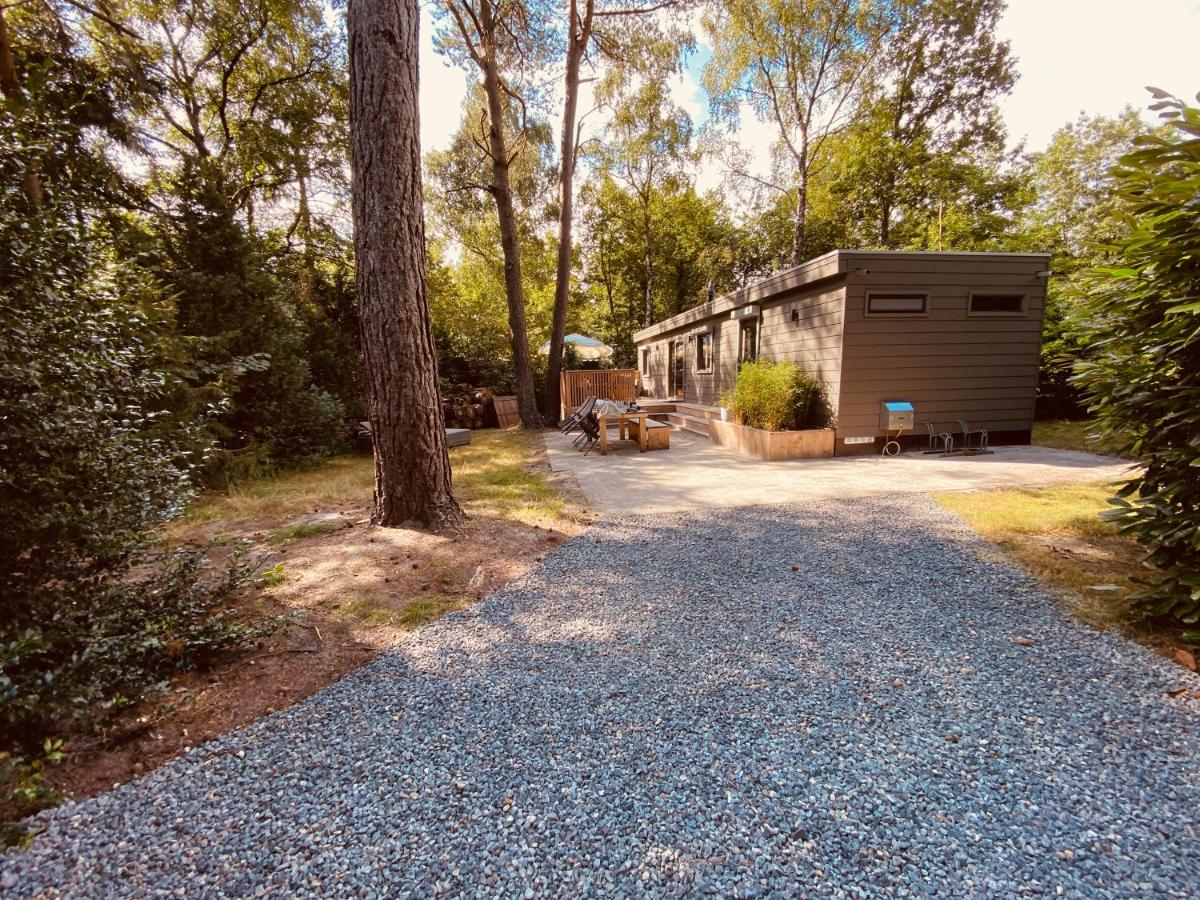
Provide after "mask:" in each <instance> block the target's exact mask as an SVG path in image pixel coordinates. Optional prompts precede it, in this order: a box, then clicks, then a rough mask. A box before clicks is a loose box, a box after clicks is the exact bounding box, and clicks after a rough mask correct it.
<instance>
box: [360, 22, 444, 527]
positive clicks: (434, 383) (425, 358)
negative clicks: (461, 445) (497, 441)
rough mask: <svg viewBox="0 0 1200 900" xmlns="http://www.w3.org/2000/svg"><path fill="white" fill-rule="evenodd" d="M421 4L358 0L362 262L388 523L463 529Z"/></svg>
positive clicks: (379, 496)
mask: <svg viewBox="0 0 1200 900" xmlns="http://www.w3.org/2000/svg"><path fill="white" fill-rule="evenodd" d="M419 28H420V10H419V7H418V4H417V0H351V3H350V11H349V37H350V111H351V115H350V161H351V168H352V172H353V176H354V184H353V188H354V189H353V205H354V255H355V274H356V287H357V291H358V301H359V306H360V319H361V334H362V346H363V359H364V363H365V366H366V382H367V391H368V403H369V412H368V417H369V419H370V424H371V434H372V437H373V439H374V440H373V443H374V447H375V512H374V515H373V517H372V518H373V521H374V522H375V523H376V524H379V525H386V526H399V525H403V524H406V523H417V524H420V525H424V526H427V527H430V528H433V529H435V530H440V529H443V528H455V527H457V526H458V525H459V524H460V523H461V522H462V519H463V513H462V510H461V509H460V508H459V506H458V503H457V502H455V500H454V495H453V494H452V492H451V489H450V458H449V455H448V452H447V449H446V431H445V426H444V420H443V418H442V404H441V399H440V397H439V395H438V380H437V359H436V357H435V355H434V343H433V332H432V329H431V327H430V324H429V297H428V294H427V293H426V284H425V221H424V211H423V205H422V192H421V143H420V123H419V119H418V107H417V59H418V49H417V48H418V31H419Z"/></svg>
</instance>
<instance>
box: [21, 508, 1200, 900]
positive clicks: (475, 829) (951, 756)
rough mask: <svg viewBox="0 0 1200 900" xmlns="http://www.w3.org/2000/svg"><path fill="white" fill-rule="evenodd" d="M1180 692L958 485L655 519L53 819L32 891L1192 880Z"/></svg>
mask: <svg viewBox="0 0 1200 900" xmlns="http://www.w3.org/2000/svg"><path fill="white" fill-rule="evenodd" d="M597 539H599V541H597ZM793 567H796V568H795V570H794V571H793ZM1022 636H1025V637H1029V638H1030V639H1031V643H1029V644H1028V645H1023V644H1018V643H1016V642H1015V641H1016V638H1018V637H1022ZM1179 687H1187V688H1191V689H1197V688H1200V679H1197V678H1196V677H1195V676H1194V675H1192V674H1190V673H1187V672H1186V671H1184V670H1183V669H1181V668H1179V667H1177V666H1173V665H1171V664H1170V663H1168V662H1166V661H1165V660H1162V659H1160V658H1158V657H1156V656H1155V655H1154V654H1152V653H1150V652H1149V651H1147V650H1145V649H1143V648H1141V647H1138V646H1136V645H1134V644H1131V643H1129V642H1127V641H1125V640H1123V639H1121V638H1119V637H1117V636H1113V635H1108V634H1101V633H1097V632H1095V631H1093V630H1090V629H1088V628H1086V627H1084V626H1081V625H1077V624H1074V623H1073V622H1072V621H1071V620H1070V618H1069V617H1068V616H1067V615H1066V614H1065V613H1064V612H1063V611H1062V610H1061V609H1060V607H1059V603H1058V601H1056V600H1055V599H1053V598H1052V597H1050V596H1049V595H1048V594H1047V593H1046V591H1045V590H1044V589H1042V588H1040V587H1039V586H1038V585H1037V584H1036V583H1034V582H1033V581H1031V580H1030V579H1029V578H1027V577H1025V576H1023V575H1021V574H1019V573H1018V572H1016V571H1014V570H1012V569H1011V568H1008V567H1006V566H1004V565H1002V564H999V563H997V562H995V561H994V558H993V556H992V554H991V552H990V550H989V548H988V547H987V545H985V544H983V543H982V542H981V541H979V540H978V539H977V538H976V537H974V535H972V534H970V533H969V532H968V531H967V529H966V528H965V527H964V526H963V525H962V524H961V523H959V522H958V521H957V520H955V519H954V518H952V517H950V516H949V515H947V514H946V513H944V512H942V511H940V510H939V509H938V508H937V507H936V506H935V505H934V504H933V503H932V502H931V501H929V500H926V499H920V498H890V499H873V500H863V501H847V502H831V503H824V504H819V505H813V506H810V507H808V508H804V509H797V508H786V507H757V508H747V509H739V510H726V511H712V512H705V513H695V514H690V513H689V514H676V515H670V516H656V517H653V518H645V519H628V520H624V521H620V522H614V523H609V524H604V525H599V526H596V527H595V528H594V529H593V530H592V532H591V533H589V534H587V535H585V536H583V537H581V538H579V539H577V540H575V541H572V542H570V543H568V544H566V545H565V546H563V547H561V548H560V549H558V550H557V551H555V552H554V553H552V554H550V555H549V556H547V558H546V560H545V563H544V565H542V566H541V567H540V568H539V569H537V570H535V571H534V572H532V573H530V574H529V575H528V576H526V577H525V578H524V579H522V580H520V581H518V582H516V583H514V584H512V585H510V586H509V587H508V588H507V589H505V590H502V591H500V592H498V593H496V594H494V595H492V596H491V597H490V598H488V599H487V600H486V601H485V602H483V603H481V604H479V605H478V606H476V607H474V608H472V609H470V610H465V611H463V612H460V613H454V614H452V615H449V616H447V617H445V618H444V619H442V620H441V621H440V622H438V623H435V624H433V625H431V626H429V627H427V628H425V629H423V630H421V631H420V632H419V633H418V634H417V635H415V636H414V637H413V638H412V639H411V640H410V641H408V642H407V643H406V644H405V645H404V647H403V648H402V649H401V650H399V651H397V652H394V653H391V654H388V655H386V656H384V657H382V658H380V659H378V660H377V661H375V662H373V663H372V664H370V665H369V666H367V667H365V668H364V669H362V670H360V671H358V672H356V673H354V674H353V675H350V676H348V677H346V678H344V679H342V680H341V681H340V682H338V683H337V684H335V685H333V686H331V687H330V688H328V689H326V690H324V691H322V692H320V693H318V694H316V695H314V696H313V697H311V698H309V699H308V700H306V701H304V702H302V703H300V704H298V705H296V706H294V707H292V708H291V709H288V710H286V711H283V712H281V713H278V714H275V715H273V716H271V717H269V718H267V719H265V720H263V721H261V722H259V723H257V724H255V725H253V726H252V727H250V728H247V729H244V730H242V731H238V732H234V733H232V734H229V735H226V736H224V737H222V738H220V739H218V740H216V741H213V742H211V743H209V744H206V745H204V746H202V747H199V748H196V749H194V750H193V751H192V752H190V753H187V754H185V755H183V756H181V757H180V758H178V759H177V760H175V761H174V762H172V763H170V764H169V765H167V766H164V767H162V768H161V769H159V770H157V771H155V772H153V773H151V774H149V775H147V776H145V777H143V778H140V779H138V780H136V781H134V782H132V783H130V784H128V785H124V786H122V787H120V788H118V789H115V790H113V791H110V792H108V793H106V794H103V795H101V796H99V797H96V798H93V799H91V800H88V801H85V802H82V803H79V804H70V805H66V806H63V807H61V808H59V809H57V810H54V811H50V812H47V813H45V814H43V815H42V816H41V817H39V819H38V820H37V821H36V822H35V823H34V824H35V825H37V826H38V827H42V828H44V829H45V830H44V832H43V833H41V834H40V835H39V836H38V837H37V839H36V840H35V841H34V843H33V846H32V848H31V849H30V850H28V851H26V852H23V853H18V852H10V853H8V854H6V855H5V856H3V857H0V884H3V886H4V888H5V891H6V893H7V894H9V895H12V896H22V897H23V896H31V895H39V894H48V895H56V894H70V895H73V896H85V897H86V896H95V897H101V896H103V897H108V896H119V895H126V896H133V895H141V896H189V897H190V896H258V895H263V894H284V895H322V896H329V895H333V896H343V895H345V896H350V895H353V896H388V897H393V896H411V897H427V896H463V895H466V896H497V895H504V896H525V897H537V896H544V895H547V894H571V895H580V894H584V895H598V896H629V897H634V896H680V895H689V896H722V897H760V896H771V895H774V896H778V895H823V896H845V897H875V896H880V895H888V896H913V895H916V896H954V897H961V896H978V897H984V896H989V897H990V896H998V895H1013V894H1017V895H1031V896H1032V895H1039V894H1049V895H1067V896H1086V897H1118V896H1137V897H1147V896H1163V897H1169V896H1177V897H1185V896H1189V895H1194V893H1195V890H1196V886H1197V884H1200V816H1198V813H1197V810H1200V777H1198V776H1200V771H1198V770H1200V747H1198V744H1197V730H1198V729H1200V704H1198V703H1197V701H1196V700H1195V698H1194V697H1192V698H1189V697H1187V696H1184V697H1177V698H1171V697H1168V696H1167V692H1168V691H1170V690H1172V689H1174V688H1179ZM948 735H954V736H955V737H956V738H957V740H956V741H953V742H952V741H948V740H947V739H946V738H947V736H948Z"/></svg>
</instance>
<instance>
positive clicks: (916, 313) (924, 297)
mask: <svg viewBox="0 0 1200 900" xmlns="http://www.w3.org/2000/svg"><path fill="white" fill-rule="evenodd" d="M901 297H903V298H904V299H906V300H915V299H918V298H919V299H920V301H921V308H920V309H919V310H916V309H913V310H905V309H890V310H873V309H871V300H872V299H876V300H892V299H897V298H901ZM863 315H865V316H868V317H869V318H872V319H882V318H893V319H921V318H928V317H929V291H867V297H866V300H865V302H864V303H863Z"/></svg>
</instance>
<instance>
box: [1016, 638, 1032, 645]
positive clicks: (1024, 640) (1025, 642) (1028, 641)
mask: <svg viewBox="0 0 1200 900" xmlns="http://www.w3.org/2000/svg"><path fill="white" fill-rule="evenodd" d="M1013 643H1014V644H1020V645H1021V646H1022V647H1032V646H1033V641H1032V640H1031V639H1030V638H1027V637H1019V638H1017V639H1016V640H1014V641H1013Z"/></svg>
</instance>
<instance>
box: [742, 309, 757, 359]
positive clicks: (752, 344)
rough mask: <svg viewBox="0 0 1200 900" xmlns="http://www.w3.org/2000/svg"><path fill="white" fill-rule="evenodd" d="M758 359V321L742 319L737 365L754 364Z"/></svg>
mask: <svg viewBox="0 0 1200 900" xmlns="http://www.w3.org/2000/svg"><path fill="white" fill-rule="evenodd" d="M756 359H758V319H743V320H742V328H741V336H740V344H739V346H738V363H744V362H754V361H755V360H756Z"/></svg>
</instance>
